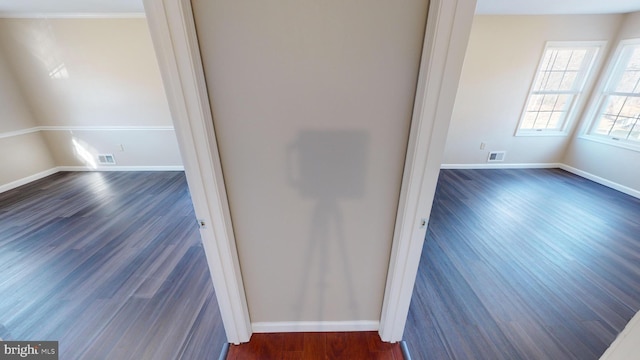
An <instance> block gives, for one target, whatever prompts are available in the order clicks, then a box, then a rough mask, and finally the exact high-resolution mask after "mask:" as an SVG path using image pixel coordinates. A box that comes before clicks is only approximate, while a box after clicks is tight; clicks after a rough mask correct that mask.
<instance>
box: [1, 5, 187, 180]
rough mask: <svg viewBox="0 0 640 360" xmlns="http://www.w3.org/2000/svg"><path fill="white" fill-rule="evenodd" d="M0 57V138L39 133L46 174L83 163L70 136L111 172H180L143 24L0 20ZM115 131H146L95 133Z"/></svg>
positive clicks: (132, 21)
mask: <svg viewBox="0 0 640 360" xmlns="http://www.w3.org/2000/svg"><path fill="white" fill-rule="evenodd" d="M0 53H1V54H3V55H4V58H2V59H0V61H1V63H0V80H2V85H0V105H1V106H2V108H3V119H2V122H1V123H0V133H2V132H7V131H11V130H15V129H23V128H33V127H36V126H40V127H45V129H43V130H41V133H42V134H40V135H37V138H39V139H41V140H42V139H44V140H42V141H44V142H43V146H46V147H48V149H49V151H48V153H49V154H48V158H49V160H50V161H52V163H51V164H50V168H51V167H55V166H86V165H87V161H84V160H82V157H81V156H78V154H77V152H76V151H75V150H74V145H73V142H72V138H73V137H74V136H75V137H76V138H81V139H82V141H83V143H84V144H85V146H86V148H87V149H90V152H91V154H92V155H93V156H94V157H95V155H96V154H98V153H112V154H114V155H115V157H116V161H117V165H118V166H132V167H137V168H143V167H148V166H154V167H162V166H165V167H180V166H181V164H182V161H181V159H180V152H179V149H178V145H177V141H176V137H175V133H174V132H173V130H172V129H171V127H172V120H171V115H170V113H169V108H168V103H167V101H166V97H165V93H164V88H163V85H162V79H161V77H160V72H159V69H158V66H157V62H156V58H155V52H154V50H153V47H152V43H151V38H150V34H149V30H148V28H147V23H146V20H145V19H144V18H127V19H120V18H112V19H105V18H92V19H47V18H33V19H0ZM5 109H8V111H6V110H5ZM5 115H6V116H7V117H6V120H5V117H4V116H5ZM114 126H115V127H142V128H146V129H147V130H118V131H113V130H100V129H96V127H102V128H103V129H104V128H105V127H107V128H108V127H114ZM70 128H73V129H74V130H73V131H70V130H69V129H70ZM167 128H169V130H167ZM34 138H35V137H33V136H32V137H31V140H33V139H34ZM0 141H1V140H0ZM12 143H15V139H14V141H13V142H12ZM120 145H122V146H123V148H124V151H122V150H121V146H120ZM46 147H45V148H46ZM34 156H35V155H34ZM51 159H53V160H51ZM99 169H109V168H108V167H104V168H102V167H99ZM21 174H22V175H24V176H23V177H26V176H29V175H33V174H23V173H21ZM0 185H1V183H0Z"/></svg>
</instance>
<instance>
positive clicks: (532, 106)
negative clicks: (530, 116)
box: [527, 95, 544, 111]
mask: <svg viewBox="0 0 640 360" xmlns="http://www.w3.org/2000/svg"><path fill="white" fill-rule="evenodd" d="M542 99H544V95H531V98H530V99H529V105H528V106H527V111H538V110H540V107H541V106H542Z"/></svg>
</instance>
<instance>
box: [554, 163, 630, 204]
mask: <svg viewBox="0 0 640 360" xmlns="http://www.w3.org/2000/svg"><path fill="white" fill-rule="evenodd" d="M560 169H562V170H565V171H568V172H570V173H572V174H575V175H578V176H580V177H583V178H585V179H589V180H591V181H593V182H597V183H598V184H600V185H604V186H606V187H610V188H612V189H614V190H618V191H620V192H623V193H625V194H627V195H630V196H633V197H635V198H638V199H640V191H639V190H636V189H632V188H630V187H628V186H624V185H621V184H618V183H616V182H613V181H611V180H607V179H605V178H602V177H600V176H597V175H594V174H592V173H589V172H586V171H583V170H580V169H576V168H574V167H573V166H569V165H566V164H560Z"/></svg>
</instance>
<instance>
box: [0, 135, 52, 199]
mask: <svg viewBox="0 0 640 360" xmlns="http://www.w3.org/2000/svg"><path fill="white" fill-rule="evenodd" d="M53 167H55V165H54V162H53V159H52V158H51V155H50V154H49V149H48V148H47V145H46V144H45V141H44V140H43V138H42V134H40V133H38V132H35V133H29V134H24V135H19V136H12V137H7V138H2V139H0V169H2V170H0V189H3V187H4V186H5V185H8V184H11V183H13V182H17V181H20V180H22V179H24V178H27V177H30V176H33V175H36V174H38V173H42V172H44V171H47V170H50V169H52V168H53Z"/></svg>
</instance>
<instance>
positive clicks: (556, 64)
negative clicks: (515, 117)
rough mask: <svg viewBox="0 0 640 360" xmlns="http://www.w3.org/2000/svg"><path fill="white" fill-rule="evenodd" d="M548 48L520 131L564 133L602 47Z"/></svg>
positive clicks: (570, 46) (521, 120)
mask: <svg viewBox="0 0 640 360" xmlns="http://www.w3.org/2000/svg"><path fill="white" fill-rule="evenodd" d="M575 46H576V44H575V43H574V44H571V43H567V47H564V48H563V47H560V46H558V45H556V44H554V45H553V47H547V48H546V49H545V51H544V53H543V55H542V59H541V60H540V65H539V68H538V71H537V73H536V76H535V78H534V81H533V86H532V88H531V92H530V93H529V98H528V100H527V106H526V109H525V111H524V112H523V113H522V117H521V119H520V125H519V129H525V130H533V129H535V130H542V129H548V130H562V129H563V128H564V127H565V122H566V121H567V118H568V117H569V110H571V105H572V104H573V102H574V99H575V97H576V96H578V95H579V93H580V92H582V90H583V89H582V88H581V87H582V86H583V85H584V83H585V77H586V76H587V74H588V72H589V71H590V66H591V65H592V63H593V62H592V61H591V59H593V58H594V56H595V54H596V52H597V51H598V46H597V45H594V46H583V44H581V45H578V46H581V47H582V48H575Z"/></svg>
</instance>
